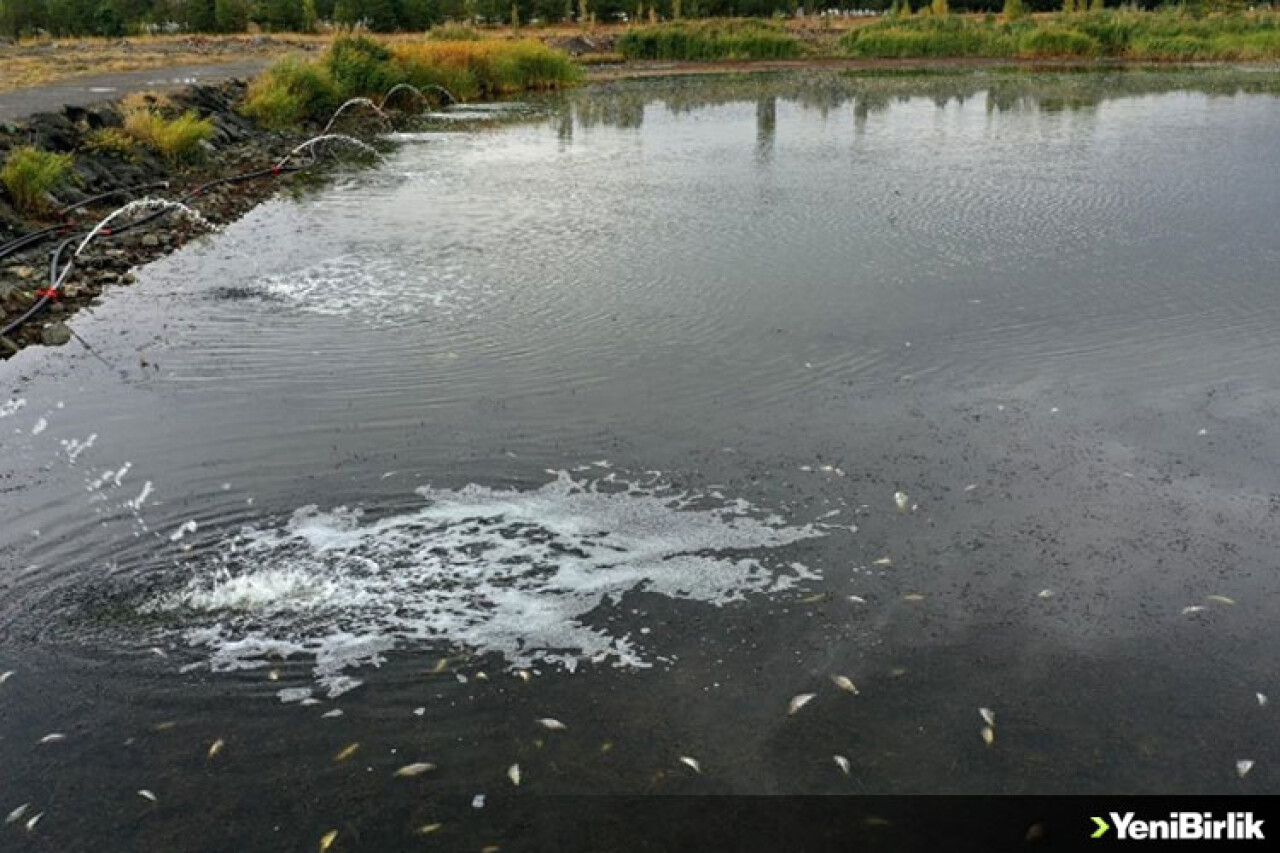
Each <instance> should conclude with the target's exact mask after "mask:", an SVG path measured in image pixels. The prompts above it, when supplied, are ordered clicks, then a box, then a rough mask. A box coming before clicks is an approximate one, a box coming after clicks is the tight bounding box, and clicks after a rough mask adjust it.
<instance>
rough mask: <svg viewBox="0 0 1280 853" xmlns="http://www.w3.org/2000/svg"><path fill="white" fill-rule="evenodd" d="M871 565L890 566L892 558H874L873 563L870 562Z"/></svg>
mask: <svg viewBox="0 0 1280 853" xmlns="http://www.w3.org/2000/svg"><path fill="white" fill-rule="evenodd" d="M871 565H873V566H892V565H893V560H891V559H889V558H888V557H881V558H880V559H878V560H876V561H875V562H874V563H872V564H871Z"/></svg>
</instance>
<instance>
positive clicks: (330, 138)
mask: <svg viewBox="0 0 1280 853" xmlns="http://www.w3.org/2000/svg"><path fill="white" fill-rule="evenodd" d="M321 142H342V143H344V144H346V145H351V146H353V147H355V148H359V149H360V150H361V151H364V152H365V153H366V154H371V155H373V156H374V157H376V158H378V160H379V161H380V162H383V163H385V162H386V158H385V157H383V156H382V155H381V154H380V153H378V151H377V149H375V148H373V147H372V146H370V145H367V144H365V143H364V142H361V141H360V140H359V139H356V138H355V137H354V136H347V135H346V134H343V133H324V134H321V135H320V136H313V137H311V138H310V139H308V140H307V141H306V142H303V143H302V144H301V145H299V146H297V147H296V148H294V149H293V150H292V151H290V152H289V153H288V154H286V155H284V157H282V158H280V162H279V163H276V164H275V166H274V167H273V168H276V169H283V168H284V166H285V164H286V163H288V162H289V161H290V160H292V159H293V158H294V157H296V156H298V155H299V154H301V153H302V152H303V151H306V152H308V153H309V154H310V155H311V158H312V159H313V160H314V159H315V156H316V154H315V146H316V145H319V144H320V143H321Z"/></svg>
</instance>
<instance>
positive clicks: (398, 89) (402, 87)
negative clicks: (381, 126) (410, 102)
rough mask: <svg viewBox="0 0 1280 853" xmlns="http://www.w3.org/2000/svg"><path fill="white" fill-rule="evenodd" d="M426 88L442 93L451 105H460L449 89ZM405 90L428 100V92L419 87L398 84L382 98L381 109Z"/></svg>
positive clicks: (429, 86) (423, 99)
mask: <svg viewBox="0 0 1280 853" xmlns="http://www.w3.org/2000/svg"><path fill="white" fill-rule="evenodd" d="M425 88H426V89H430V90H435V91H437V92H440V93H441V94H443V95H444V96H445V97H446V98H448V99H449V103H451V104H457V103H460V102H459V101H458V99H457V98H455V97H454V96H453V93H452V92H450V91H449V90H448V89H446V88H445V87H444V86H437V85H435V84H434V83H430V84H428V85H427V86H426V87H425ZM405 90H408V91H410V92H413V93H415V94H416V95H417V96H418V99H419V100H422V101H425V100H427V95H426V92H424V91H423V89H419V88H418V87H417V86H415V85H413V84H412V83H397V84H395V85H394V86H392V87H391V88H390V89H388V90H387V93H386V94H385V95H383V96H382V103H381V104H379V105H378V106H379V107H380V108H385V107H386V105H387V101H389V100H391V96H392V95H394V94H395V93H396V92H401V91H405Z"/></svg>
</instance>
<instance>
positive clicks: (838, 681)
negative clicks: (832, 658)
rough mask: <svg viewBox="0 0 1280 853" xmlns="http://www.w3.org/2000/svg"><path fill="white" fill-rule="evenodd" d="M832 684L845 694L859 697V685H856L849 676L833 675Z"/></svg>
mask: <svg viewBox="0 0 1280 853" xmlns="http://www.w3.org/2000/svg"><path fill="white" fill-rule="evenodd" d="M831 683H832V684H834V685H835V686H836V687H839V688H840V689H841V690H843V691H844V692H845V693H852V694H853V695H854V696H857V695H858V685H856V684H854V683H853V681H852V680H851V679H850V678H849V676H847V675H833V676H831Z"/></svg>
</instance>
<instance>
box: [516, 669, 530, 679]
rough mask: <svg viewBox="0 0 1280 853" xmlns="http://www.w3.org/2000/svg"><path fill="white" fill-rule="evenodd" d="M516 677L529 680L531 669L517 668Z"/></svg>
mask: <svg viewBox="0 0 1280 853" xmlns="http://www.w3.org/2000/svg"><path fill="white" fill-rule="evenodd" d="M516 678H519V679H520V680H521V681H524V682H527V681H528V680H529V670H527V669H520V670H516Z"/></svg>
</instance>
